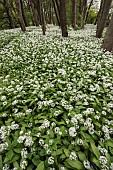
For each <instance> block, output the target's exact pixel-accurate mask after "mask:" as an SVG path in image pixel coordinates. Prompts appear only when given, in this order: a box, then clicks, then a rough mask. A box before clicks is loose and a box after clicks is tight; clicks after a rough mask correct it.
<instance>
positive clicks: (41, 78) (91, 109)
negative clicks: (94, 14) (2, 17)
mask: <svg viewBox="0 0 113 170" xmlns="http://www.w3.org/2000/svg"><path fill="white" fill-rule="evenodd" d="M60 34H61V32H60V29H58V27H54V26H52V25H50V26H48V32H47V36H42V33H41V28H40V27H37V28H36V27H29V28H27V31H26V32H25V33H22V32H21V31H20V30H19V29H14V30H4V31H0V37H1V38H0V50H1V53H0V169H3V168H4V169H6V167H7V166H8V167H9V169H14V168H15V169H17V170H22V169H26V170H32V169H33V170H35V169H36V170H46V169H47V170H51V168H55V169H58V170H62V169H65V170H73V169H74V170H85V169H90V170H97V169H102V168H103V167H104V168H106V167H108V168H109V169H110V167H111V168H112V162H113V139H112V133H113V121H112V119H113V113H112V108H113V104H112V81H113V73H112V72H113V68H112V66H113V60H112V58H113V55H112V54H111V53H108V52H103V51H102V50H101V48H100V43H101V41H102V40H101V39H99V40H98V39H96V38H95V37H94V35H95V29H94V28H93V27H92V26H91V25H88V26H87V27H86V28H85V30H82V31H81V30H77V31H76V32H75V31H73V30H71V31H70V32H69V34H70V37H69V38H66V39H65V38H62V37H60Z"/></svg>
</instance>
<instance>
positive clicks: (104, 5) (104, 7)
mask: <svg viewBox="0 0 113 170" xmlns="http://www.w3.org/2000/svg"><path fill="white" fill-rule="evenodd" d="M111 2H112V0H102V1H101V6H100V10H99V16H98V21H97V31H96V37H97V38H101V37H102V33H103V30H104V27H105V23H106V18H107V16H108V14H109V10H110V6H111Z"/></svg>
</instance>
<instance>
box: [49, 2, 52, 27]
mask: <svg viewBox="0 0 113 170" xmlns="http://www.w3.org/2000/svg"><path fill="white" fill-rule="evenodd" d="M49 24H52V1H50V4H49Z"/></svg>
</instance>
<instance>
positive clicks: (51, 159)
mask: <svg viewBox="0 0 113 170" xmlns="http://www.w3.org/2000/svg"><path fill="white" fill-rule="evenodd" d="M48 164H50V165H52V164H54V158H53V157H52V156H51V157H49V158H48Z"/></svg>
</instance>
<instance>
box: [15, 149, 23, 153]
mask: <svg viewBox="0 0 113 170" xmlns="http://www.w3.org/2000/svg"><path fill="white" fill-rule="evenodd" d="M13 150H14V151H15V152H16V153H21V150H22V148H16V149H13Z"/></svg>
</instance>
